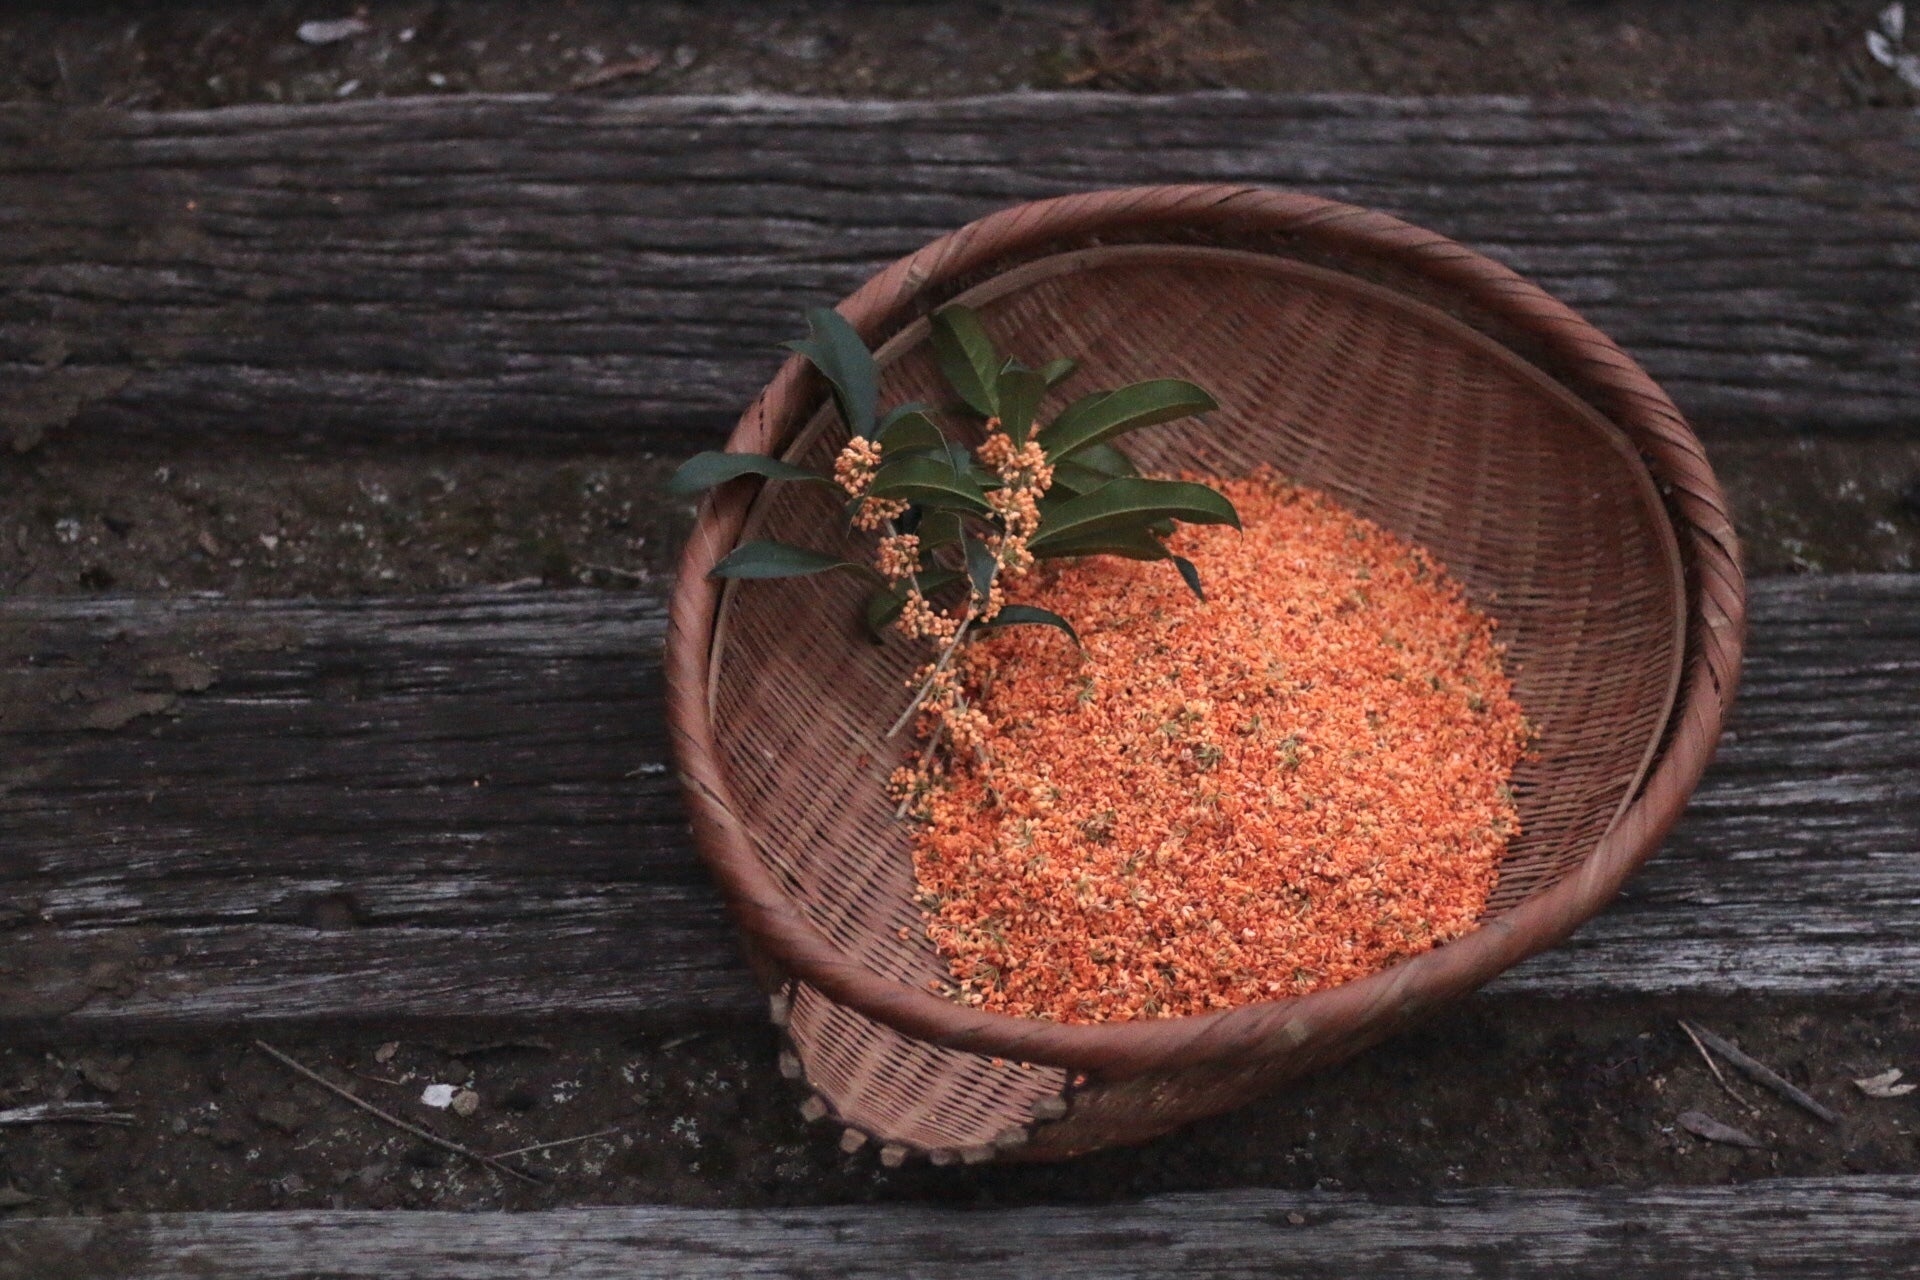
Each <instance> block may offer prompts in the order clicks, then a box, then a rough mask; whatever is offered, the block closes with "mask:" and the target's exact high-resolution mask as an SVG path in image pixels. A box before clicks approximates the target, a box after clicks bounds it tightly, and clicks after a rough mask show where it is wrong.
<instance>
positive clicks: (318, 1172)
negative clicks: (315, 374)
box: [0, 999, 1920, 1214]
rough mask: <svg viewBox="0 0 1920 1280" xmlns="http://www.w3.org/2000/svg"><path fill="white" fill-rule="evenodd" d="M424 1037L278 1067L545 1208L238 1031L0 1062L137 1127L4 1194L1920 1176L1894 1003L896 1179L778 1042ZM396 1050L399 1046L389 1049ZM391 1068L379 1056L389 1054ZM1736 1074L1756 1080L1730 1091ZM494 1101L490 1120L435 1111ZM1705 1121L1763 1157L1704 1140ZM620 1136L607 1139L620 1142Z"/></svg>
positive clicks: (1025, 1189)
mask: <svg viewBox="0 0 1920 1280" xmlns="http://www.w3.org/2000/svg"><path fill="white" fill-rule="evenodd" d="M1676 1016H1686V1017H1688V1018H1690V1019H1694V1020H1697V1021H1702V1022H1704V1023H1706V1024H1707V1025H1709V1026H1711V1027H1713V1028H1714V1029H1715V1030H1718V1031H1719V1032H1720V1033H1721V1034H1723V1035H1726V1036H1729V1037H1731V1038H1733V1039H1734V1040H1735V1041H1736V1042H1737V1043H1739V1044H1740V1045H1742V1046H1743V1047H1745V1048H1747V1049H1748V1050H1750V1051H1752V1052H1755V1053H1758V1054H1759V1055H1761V1056H1762V1057H1763V1058H1765V1059H1767V1060H1768V1061H1769V1063H1770V1065H1772V1066H1773V1067H1774V1068H1776V1069H1777V1070H1779V1071H1780V1072H1782V1073H1783V1074H1785V1075H1786V1076H1788V1077H1789V1078H1790V1079H1793V1080H1794V1081H1796V1082H1798V1083H1800V1084H1802V1085H1804V1086H1805V1087H1806V1088H1807V1089H1809V1090H1810V1091H1811V1092H1812V1093H1813V1094H1814V1095H1815V1096H1816V1097H1817V1098H1819V1099H1821V1100H1823V1101H1825V1102H1827V1103H1828V1104H1829V1105H1831V1106H1833V1107H1835V1108H1836V1109H1838V1110H1840V1111H1841V1112H1843V1113H1844V1116H1843V1119H1842V1121H1841V1123H1840V1124H1839V1125H1837V1126H1830V1125H1827V1124H1825V1123H1823V1122H1821V1121H1819V1120H1817V1119H1815V1118H1813V1117H1812V1116H1810V1115H1808V1114H1807V1113H1805V1112H1802V1111H1799V1110H1797V1109H1795V1108H1794V1107H1792V1106H1791V1105H1789V1104H1787V1103H1785V1102H1783V1101H1781V1100H1780V1099H1779V1098H1777V1097H1775V1096H1774V1095H1772V1094H1770V1093H1767V1092H1765V1091H1764V1090H1762V1089H1759V1088H1758V1087H1755V1086H1752V1085H1749V1084H1746V1083H1745V1082H1738V1083H1736V1085H1735V1087H1736V1088H1737V1089H1738V1090H1739V1092H1740V1093H1741V1094H1742V1095H1743V1097H1744V1098H1745V1099H1746V1100H1747V1103H1748V1104H1750V1105H1743V1104H1742V1103H1740V1102H1737V1101H1735V1100H1734V1099H1733V1098H1732V1097H1730V1096H1729V1095H1728V1094H1727V1093H1726V1092H1724V1091H1723V1090H1722V1089H1721V1087H1720V1086H1719V1085H1717V1084H1716V1083H1715V1082H1714V1080H1713V1078H1712V1076H1710V1075H1709V1074H1708V1072H1707V1069H1706V1067H1705V1066H1704V1065H1703V1064H1702V1062H1701V1060H1700V1058H1699V1056H1698V1054H1697V1053H1696V1052H1695V1050H1694V1048H1693V1047H1692V1045H1691V1044H1690V1043H1689V1042H1688V1041H1687V1039H1686V1037H1685V1036H1684V1034H1683V1033H1682V1032H1681V1031H1680V1030H1679V1029H1678V1028H1677V1026H1676V1023H1675V1018H1676ZM415 1034H416V1033H411V1032H410V1031H409V1030H408V1029H407V1028H405V1027H394V1028H392V1029H391V1030H390V1031H389V1032H386V1033H384V1034H383V1033H374V1032H367V1033H359V1034H354V1035H350V1036H345V1037H330V1038H327V1039H324V1040H314V1039H309V1038H300V1037H293V1036H288V1037H285V1038H279V1037H275V1038H274V1039H273V1041H272V1043H273V1044H274V1047H276V1048H278V1049H280V1050H282V1051H283V1052H286V1053H288V1054H290V1055H291V1056H293V1057H294V1058H296V1059H297V1060H299V1061H301V1062H302V1063H304V1064H305V1065H307V1066H309V1067H312V1068H315V1069H317V1070H320V1071H321V1072H323V1073H324V1074H325V1075H326V1076H327V1077H328V1078H329V1079H331V1080H333V1081H334V1082H336V1083H338V1084H342V1085H345V1086H347V1087H349V1088H351V1089H352V1090H353V1091H354V1092H356V1093H357V1094H359V1095H360V1096H361V1097H363V1098H365V1099H367V1100H368V1101H371V1102H373V1103H375V1104H377V1105H379V1106H381V1107H383V1108H385V1109H387V1110H389V1111H390V1112H392V1113H393V1114H395V1115H397V1116H399V1117H402V1118H405V1119H407V1120H409V1121H411V1122H413V1123H415V1124H417V1125H424V1126H427V1127H429V1128H431V1129H432V1130H434V1131H436V1132H438V1133H440V1134H442V1135H444V1136H446V1137H448V1138H451V1139H454V1140H455V1141H457V1142H460V1143H463V1144H465V1145H467V1146H469V1147H472V1148H475V1149H477V1150H480V1151H484V1152H489V1153H493V1152H506V1151H513V1150H516V1149H518V1148H521V1147H526V1146H529V1145H532V1144H535V1143H541V1142H553V1141H556V1140H560V1139H566V1138H574V1137H580V1136H583V1135H590V1134H592V1135H599V1136H595V1137H592V1138H590V1139H589V1140H588V1141H585V1142H579V1143H573V1144H570V1145H567V1146H564V1147H556V1148H554V1149H552V1150H550V1151H545V1152H534V1153H529V1154H527V1155H526V1156H524V1157H514V1158H513V1159H514V1162H515V1163H518V1164H520V1165H522V1166H524V1168H525V1169H526V1170H527V1171H529V1172H531V1173H534V1174H535V1175H537V1176H538V1177H540V1178H542V1179H544V1183H543V1185H539V1186H530V1185H526V1184H523V1183H520V1182H517V1181H514V1180H511V1179H508V1178H504V1177H502V1176H501V1175H500V1174H498V1173H496V1172H493V1171H490V1170H488V1169H486V1168H483V1167H481V1166H479V1165H478V1164H475V1163H473V1162H471V1161H469V1160H466V1159H463V1158H461V1157H459V1156H456V1155H452V1154H449V1153H447V1152H445V1151H443V1150H441V1149H439V1148H437V1147H434V1146H431V1145H429V1144H427V1143H425V1142H422V1141H421V1140H420V1139H418V1138H415V1137H412V1136H409V1135H407V1134H405V1133H402V1132H399V1131H398V1130H396V1129H393V1128H390V1127H388V1126H387V1125H385V1124H383V1123H381V1122H380V1121H378V1120H376V1119H374V1118H372V1117H370V1116H367V1115H365V1114H364V1113H362V1112H360V1111H357V1110H355V1109H353V1108H352V1107H351V1106H350V1105H349V1104H347V1103H345V1102H343V1101H341V1100H339V1099H338V1098H335V1097H333V1096H331V1095H329V1094H327V1093H325V1092H323V1091H321V1090H319V1089H317V1088H315V1087H314V1086H312V1085H311V1084H308V1083H306V1082H305V1081H303V1080H302V1079H300V1078H299V1077H298V1076H296V1075H294V1074H293V1073H292V1072H291V1071H289V1070H288V1069H286V1068H285V1067H283V1066H281V1065H280V1064H279V1063H277V1062H275V1061H273V1060H272V1059H270V1058H269V1057H268V1056H267V1055H265V1054H263V1053H261V1052H260V1051H258V1050H257V1049H255V1048H253V1047H252V1046H251V1042H250V1041H249V1040H248V1039H247V1038H245V1037H244V1036H239V1035H235V1036H223V1037H217V1038H213V1039H210V1040H206V1041H201V1042H197V1043H190V1044H129V1045H108V1046H73V1047H66V1048H61V1049H59V1050H56V1051H51V1052H47V1051H30V1050H24V1049H14V1050H6V1051H0V1107H5V1106H9V1105H19V1104H24V1103H27V1102H34V1101H44V1100H47V1099H50V1098H63V1097H64V1098H73V1099H97V1100H100V1101H105V1102H108V1103H111V1104H112V1105H113V1106H114V1107H115V1108H116V1109H117V1110H120V1111H123V1112H127V1113H131V1115H132V1116H133V1117H134V1119H133V1124H132V1125H131V1127H127V1128H119V1127H111V1128H110V1127H106V1126H99V1125H79V1124H65V1125H42V1126H38V1127H35V1128H32V1129H26V1130H19V1129H15V1130H4V1131H0V1133H4V1134H5V1136H4V1137H0V1187H5V1186H11V1187H14V1188H16V1189H18V1190H22V1191H25V1192H28V1193H29V1194H32V1195H34V1196H36V1197H38V1199H36V1200H34V1201H33V1202H31V1203H30V1204H28V1205H23V1206H22V1207H21V1209H22V1211H24V1212H29V1213H49V1214H58V1213H97V1212H109V1211H114V1210H140V1209H153V1210H166V1209H181V1210H185V1209H214V1208H219V1209H264V1208H327V1207H346V1208H357V1207H372V1208H434V1209H492V1208H539V1207H547V1206H554V1205H569V1204H617V1203H629V1202H660V1201H664V1202H671V1203H677V1204H688V1205H710V1206H711V1205H792V1204H816V1203H820V1204H825V1203H847V1202H858V1201H868V1200H881V1199H886V1200H940V1201H944V1202H950V1203H963V1204H967V1203H980V1204H1006V1203H1021V1202H1033V1201H1089V1202H1092V1201H1111V1200H1124V1199H1128V1198H1131V1197H1134V1196H1139V1195H1146V1194H1152V1193H1156V1192H1167V1191H1187V1190H1202V1189H1207V1188H1214V1187H1229V1186H1274V1187H1284V1188H1291V1189H1305V1188H1312V1187H1318V1188H1322V1189H1329V1190H1343V1189H1344V1190H1351V1191H1367V1192H1380V1193H1386V1194H1395V1193H1411V1192H1417V1191H1421V1190H1431V1189H1435V1188H1445V1187H1454V1186H1470V1185H1488V1184H1499V1185H1525V1186H1599V1185H1624V1186H1642V1185H1651V1184H1685V1183H1719V1182H1727V1181H1741V1180H1745V1179H1750V1178H1760V1177H1772V1176H1782V1175H1804V1176H1814V1175H1822V1174H1839V1173H1887V1172H1912V1171H1914V1170H1915V1169H1920V1151H1916V1147H1915V1141H1914V1134H1915V1129H1916V1125H1920V1104H1916V1102H1915V1101H1914V1100H1912V1099H1901V1098H1895V1099H1886V1100H1872V1099H1869V1098H1867V1097H1866V1096H1865V1095H1864V1094H1862V1093H1861V1092H1860V1091H1859V1090H1858V1089H1857V1088H1856V1087H1855V1086H1854V1085H1853V1084H1852V1083H1850V1082H1851V1081H1852V1080H1853V1079H1856V1078H1860V1077H1864V1076H1869V1075H1873V1074H1877V1073H1879V1072H1881V1071H1883V1070H1885V1069H1886V1068H1887V1067H1888V1066H1890V1065H1897V1064H1900V1063H1908V1064H1912V1063H1915V1062H1916V1060H1920V1032H1917V1031H1916V1030H1915V1029H1914V1027H1913V1025H1912V1022H1911V1019H1909V1018H1908V1017H1907V1016H1906V1014H1905V1011H1904V1010H1902V1009H1900V1008H1898V1007H1896V1006H1893V1005H1874V1004H1851V1005H1844V1006H1843V1005H1838V1004H1836V1003H1833V1002H1827V1003H1822V1004H1818V1005H1810V1006H1805V1007H1799V1006H1787V1005H1783V1004H1774V1005H1772V1006H1771V1007H1768V1008H1765V1009H1756V1008H1754V1007H1752V1006H1751V1005H1750V1004H1748V1005H1744V1006H1742V1007H1732V1006H1727V1007H1719V1008H1714V1007H1704V1006H1700V1005H1698V1004H1692V1005H1689V1006H1688V1007H1686V1008H1676V1007H1673V1006H1670V1005H1667V1004H1663V1003H1660V1002H1610V1003H1607V1004H1583V1005H1581V1006H1578V1007H1569V1006H1568V1005H1566V1004H1565V1003H1554V1004H1538V1003H1532V1002H1521V1001H1498V1000H1490V999H1482V1000H1476V1001H1473V1002H1470V1003H1469V1004H1468V1005H1466V1006H1464V1007H1463V1008H1462V1009H1461V1010H1460V1011H1458V1012H1456V1013H1454V1014H1451V1015H1448V1016H1446V1017H1445V1018H1444V1019H1442V1020H1440V1021H1438V1022H1436V1023H1435V1024H1434V1025H1433V1026H1431V1027H1430V1028H1429V1029H1427V1030H1424V1031H1418V1032H1415V1033H1413V1034H1410V1035H1407V1036H1404V1037H1402V1038H1400V1039H1399V1040H1397V1041H1395V1042H1393V1043H1392V1044H1390V1045H1387V1046H1385V1047H1383V1048H1380V1049H1377V1050H1375V1051H1373V1052H1372V1053H1369V1054H1367V1055H1366V1056H1364V1057H1362V1058H1361V1059H1359V1060H1358V1061H1357V1062H1355V1063H1353V1064H1352V1065H1350V1066H1348V1067H1344V1068H1342V1069H1341V1070H1340V1071H1339V1072H1338V1073H1334V1074H1330V1075H1328V1076H1325V1077H1323V1078H1321V1079H1318V1080H1315V1081H1312V1082H1309V1083H1307V1084H1305V1085H1303V1086H1300V1087H1297V1088H1293V1089H1289V1090H1286V1091H1283V1092H1281V1093H1277V1094H1275V1095H1273V1096H1272V1097H1270V1098H1268V1099H1266V1100H1264V1101H1262V1102H1258V1103H1255V1104H1254V1105H1252V1106H1250V1107H1247V1108H1244V1109H1243V1110H1241V1111H1238V1112H1235V1113H1234V1114H1233V1115H1231V1116H1226V1117H1222V1118H1220V1119H1217V1120H1211V1121H1205V1122H1202V1123H1200V1124H1197V1125H1194V1126H1192V1127H1191V1128H1189V1129H1188V1130H1186V1131H1184V1132H1182V1133H1179V1134H1175V1135H1173V1136H1172V1137H1169V1138H1165V1139H1161V1140H1159V1141H1157V1142H1153V1143H1149V1144H1147V1145H1145V1146H1141V1147H1136V1148H1132V1149H1127V1150H1119V1151H1109V1152H1103V1153H1100V1154H1097V1155H1094V1156H1089V1157H1084V1158H1082V1159H1079V1160H1076V1161H1072V1162H1070V1163H1066V1164H1058V1165H1006V1166H990V1167H977V1168H968V1167H950V1168H944V1169H942V1168H935V1167H933V1166H931V1165H928V1164H925V1163H923V1162H922V1163H909V1164H908V1165H907V1166H905V1167H903V1168H901V1169H899V1170H892V1171H889V1170H886V1169H883V1168H881V1167H880V1165H879V1164H878V1162H877V1161H876V1160H875V1158H874V1154H873V1152H872V1150H871V1148H868V1149H866V1150H862V1151H859V1152H856V1153H854V1154H852V1155H848V1154H845V1153H843V1152H842V1151H841V1150H840V1147H839V1142H838V1138H839V1131H838V1130H837V1129H835V1128H834V1127H833V1126H831V1125H830V1124H828V1123H821V1124H817V1125H814V1126H808V1125H806V1124H804V1123H803V1122H802V1120H801V1118H800V1115H799V1103H800V1101H801V1100H802V1099H801V1095H800V1094H799V1092H798V1091H797V1089H796V1086H794V1085H792V1084H789V1083H788V1082H787V1081H785V1080H783V1079H781V1078H780V1076H779V1074H778V1072H777V1071H775V1069H774V1065H773V1063H774V1054H775V1044H774V1039H773V1035H772V1033H771V1032H770V1031H769V1032H761V1031H757V1030H748V1029H740V1028H732V1029H725V1030H717V1031H712V1032H707V1033H692V1034H688V1033H684V1032H683V1033H678V1034H670V1035H658V1034H621V1033H619V1032H617V1031H610V1030H606V1029H598V1030H595V1029H574V1030H566V1029H560V1030H548V1031H544V1032H541V1033H539V1034H538V1035H529V1036H525V1037H522V1038H518V1039H505V1040H496V1041H494V1042H492V1043H452V1042H449V1041H446V1040H443V1039H437V1040H420V1039H416V1038H414V1036H415ZM389 1037H391V1039H389ZM383 1044H387V1045H388V1046H389V1047H388V1048H387V1049H385V1050H383V1049H382V1047H381V1046H382V1045H383ZM1736 1080H1737V1077H1736ZM436 1083H439V1084H450V1085H455V1086H465V1087H468V1088H471V1089H472V1090H473V1091H474V1093H475V1094H477V1095H478V1099H479V1106H478V1109H477V1110H476V1111H475V1112H474V1114H473V1115H472V1116H470V1117H465V1118H463V1117H461V1116H459V1115H457V1114H455V1113H454V1112H453V1111H452V1110H450V1109H449V1110H436V1109H434V1108H431V1107H428V1106H427V1105H425V1104H424V1103H422V1102H421V1101H420V1096H421V1093H422V1091H423V1090H424V1089H425V1087H426V1086H427V1085H429V1084H436ZM1696 1109H1697V1110H1701V1111H1705V1112H1708V1113H1709V1114H1711V1115H1712V1116H1714V1117H1715V1118H1716V1119H1719V1120H1721V1121H1723V1122H1724V1123H1726V1124H1730V1125H1733V1126H1735V1127H1737V1128H1739V1129H1741V1130H1743V1131H1744V1132H1746V1133H1747V1134H1749V1135H1751V1136H1752V1137H1753V1138H1755V1139H1756V1140H1758V1141H1759V1142H1760V1143H1762V1144H1763V1145H1762V1149H1760V1150H1746V1149H1743V1148H1741V1147H1737V1146H1728V1145H1722V1144H1716V1143H1708V1142H1703V1141H1701V1140H1700V1139H1698V1138H1695V1137H1694V1136H1692V1135H1691V1134H1689V1133H1688V1132H1687V1131H1686V1130H1685V1129H1683V1128H1682V1127H1680V1125H1679V1123H1678V1119H1677V1118H1678V1117H1679V1115H1680V1114H1681V1113H1682V1112H1686V1111H1689V1110H1696ZM607 1130H612V1131H613V1132H605V1131H607Z"/></svg>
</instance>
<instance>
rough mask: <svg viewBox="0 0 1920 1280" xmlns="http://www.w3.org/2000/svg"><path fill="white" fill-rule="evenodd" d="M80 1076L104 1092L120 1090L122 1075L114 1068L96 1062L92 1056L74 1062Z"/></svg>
mask: <svg viewBox="0 0 1920 1280" xmlns="http://www.w3.org/2000/svg"><path fill="white" fill-rule="evenodd" d="M73 1066H74V1070H76V1071H78V1072H79V1073H80V1078H81V1079H82V1080H84V1081H86V1082H87V1083H88V1084H90V1085H92V1086H93V1087H94V1088H96V1089H98V1090H99V1091H100V1092H102V1093H118V1092H120V1077H119V1076H118V1075H117V1074H115V1073H114V1071H113V1069H112V1068H110V1067H107V1066H104V1065H103V1064H101V1063H98V1062H95V1061H94V1060H93V1059H92V1058H82V1059H80V1061H78V1062H76V1063H74V1064H73Z"/></svg>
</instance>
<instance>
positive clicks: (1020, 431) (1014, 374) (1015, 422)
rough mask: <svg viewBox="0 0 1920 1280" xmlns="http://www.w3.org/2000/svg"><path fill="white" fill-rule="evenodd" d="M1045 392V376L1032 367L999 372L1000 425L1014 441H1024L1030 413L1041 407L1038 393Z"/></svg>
mask: <svg viewBox="0 0 1920 1280" xmlns="http://www.w3.org/2000/svg"><path fill="white" fill-rule="evenodd" d="M1045 394H1047V382H1046V379H1044V378H1042V377H1041V376H1040V375H1039V374H1037V373H1035V372H1034V371H1033V370H1031V369H1009V370H1007V371H1006V372H1005V373H1002V374H1001V375H1000V383H999V397H1000V429H1001V430H1003V431H1005V432H1006V433H1007V434H1008V435H1009V436H1011V437H1013V442H1014V443H1015V444H1025V443H1026V442H1027V432H1028V431H1030V430H1032V429H1033V415H1034V414H1036V413H1038V412H1039V411H1040V397H1041V396H1044V395H1045Z"/></svg>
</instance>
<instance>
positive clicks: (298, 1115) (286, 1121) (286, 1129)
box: [253, 1099, 307, 1133]
mask: <svg viewBox="0 0 1920 1280" xmlns="http://www.w3.org/2000/svg"><path fill="white" fill-rule="evenodd" d="M253 1114H254V1118H255V1119H257V1120H259V1121H260V1123H261V1124H264V1125H267V1126H269V1127H271V1128H274V1129H278V1130H279V1131H280V1132H282V1133H298V1132H300V1126H301V1125H303V1124H305V1123H306V1120H307V1117H306V1115H305V1113H303V1112H302V1111H301V1110H300V1108H299V1107H296V1106H295V1105H293V1103H291V1102H288V1101H286V1100H285V1099H276V1100H274V1101H270V1102H263V1103H261V1104H260V1105H259V1106H258V1107H255V1108H254V1111H253Z"/></svg>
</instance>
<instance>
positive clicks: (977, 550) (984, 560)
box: [966, 538, 999, 600]
mask: <svg viewBox="0 0 1920 1280" xmlns="http://www.w3.org/2000/svg"><path fill="white" fill-rule="evenodd" d="M966 550H967V578H968V580H969V581H970V582H972V584H973V594H974V595H975V596H977V597H979V598H980V599H982V600H985V599H986V598H987V596H988V594H989V593H990V592H991V591H992V590H993V575H994V571H995V570H996V569H998V568H999V565H997V564H996V563H995V562H994V559H993V552H991V551H989V550H987V544H986V543H984V542H982V541H980V539H978V538H968V539H967V541H966Z"/></svg>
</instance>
